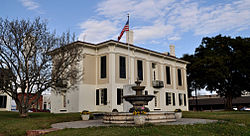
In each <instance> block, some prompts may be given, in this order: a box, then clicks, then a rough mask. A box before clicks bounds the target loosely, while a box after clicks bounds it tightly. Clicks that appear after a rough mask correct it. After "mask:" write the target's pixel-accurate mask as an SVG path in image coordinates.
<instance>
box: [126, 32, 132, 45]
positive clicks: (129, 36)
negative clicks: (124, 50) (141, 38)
mask: <svg viewBox="0 0 250 136" xmlns="http://www.w3.org/2000/svg"><path fill="white" fill-rule="evenodd" d="M126 43H128V44H133V43H134V32H133V30H129V31H126Z"/></svg>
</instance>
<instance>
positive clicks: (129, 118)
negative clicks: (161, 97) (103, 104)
mask: <svg viewBox="0 0 250 136" xmlns="http://www.w3.org/2000/svg"><path fill="white" fill-rule="evenodd" d="M135 116H144V117H145V123H166V122H172V121H176V117H175V113H174V112H166V111H152V112H147V113H146V114H143V115H133V113H128V112H119V113H118V112H116V113H114V112H113V113H107V114H105V115H104V117H103V123H107V124H134V123H135V122H134V117H135Z"/></svg>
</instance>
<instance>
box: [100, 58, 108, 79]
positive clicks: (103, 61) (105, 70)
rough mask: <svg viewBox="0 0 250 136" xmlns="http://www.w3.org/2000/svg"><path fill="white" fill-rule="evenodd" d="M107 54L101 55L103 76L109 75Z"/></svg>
mask: <svg viewBox="0 0 250 136" xmlns="http://www.w3.org/2000/svg"><path fill="white" fill-rule="evenodd" d="M106 59H107V58H106V56H102V57H101V78H106V77H107V64H106V63H107V60H106Z"/></svg>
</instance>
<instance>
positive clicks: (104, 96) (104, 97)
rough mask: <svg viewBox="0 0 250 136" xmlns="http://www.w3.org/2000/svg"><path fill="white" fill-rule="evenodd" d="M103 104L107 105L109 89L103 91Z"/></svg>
mask: <svg viewBox="0 0 250 136" xmlns="http://www.w3.org/2000/svg"><path fill="white" fill-rule="evenodd" d="M101 104H102V105H107V88H104V89H102V90H101Z"/></svg>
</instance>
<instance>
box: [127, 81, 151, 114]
mask: <svg viewBox="0 0 250 136" xmlns="http://www.w3.org/2000/svg"><path fill="white" fill-rule="evenodd" d="M135 84H136V86H132V89H133V90H134V91H135V92H136V94H135V95H127V96H124V97H123V98H124V99H125V100H126V101H128V102H129V103H131V104H132V105H133V107H132V108H130V110H129V112H134V111H136V110H137V109H143V110H144V111H145V112H149V109H148V108H147V107H145V105H147V104H148V102H149V101H151V100H152V99H153V98H154V97H155V96H154V95H143V94H142V91H143V90H144V89H145V86H140V84H141V81H139V80H138V79H137V81H135Z"/></svg>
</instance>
